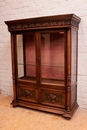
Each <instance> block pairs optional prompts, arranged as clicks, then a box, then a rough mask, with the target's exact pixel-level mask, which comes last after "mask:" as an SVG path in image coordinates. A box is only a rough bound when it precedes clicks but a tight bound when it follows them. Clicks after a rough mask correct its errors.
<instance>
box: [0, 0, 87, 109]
mask: <svg viewBox="0 0 87 130" xmlns="http://www.w3.org/2000/svg"><path fill="white" fill-rule="evenodd" d="M67 13H74V14H76V15H78V16H79V17H80V18H81V19H82V20H81V23H80V25H79V36H78V39H79V40H78V42H79V48H78V56H79V57H78V104H79V106H80V107H82V108H85V109H87V0H0V93H2V94H7V95H12V75H11V73H12V69H11V46H10V33H9V32H8V30H7V26H6V25H5V23H4V21H8V20H14V19H23V18H30V17H38V16H48V15H58V14H67Z"/></svg>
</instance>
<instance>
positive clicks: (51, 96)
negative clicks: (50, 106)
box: [44, 93, 62, 103]
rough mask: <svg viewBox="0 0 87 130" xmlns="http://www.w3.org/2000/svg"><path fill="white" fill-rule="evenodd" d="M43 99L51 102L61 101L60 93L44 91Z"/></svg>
mask: <svg viewBox="0 0 87 130" xmlns="http://www.w3.org/2000/svg"><path fill="white" fill-rule="evenodd" d="M44 99H45V101H47V102H51V103H62V95H61V94H54V93H45V95H44Z"/></svg>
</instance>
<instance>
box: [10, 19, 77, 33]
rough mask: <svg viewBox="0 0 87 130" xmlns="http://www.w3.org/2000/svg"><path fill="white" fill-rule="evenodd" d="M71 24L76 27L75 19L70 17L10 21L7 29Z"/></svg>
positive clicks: (27, 28) (14, 29)
mask: <svg viewBox="0 0 87 130" xmlns="http://www.w3.org/2000/svg"><path fill="white" fill-rule="evenodd" d="M67 25H70V26H71V25H72V26H75V27H78V23H77V22H75V21H71V20H70V19H67V20H62V19H61V20H50V21H49V20H46V21H39V22H38V21H37V22H20V23H16V24H14V23H12V24H9V25H8V30H9V31H18V30H29V29H30V30H31V29H37V28H38V29H39V28H40V29H41V28H47V27H48V28H49V27H50V28H52V27H57V26H58V27H59V26H60V27H61V26H67Z"/></svg>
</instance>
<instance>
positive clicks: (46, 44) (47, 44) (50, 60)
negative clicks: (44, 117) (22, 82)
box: [41, 32, 64, 83]
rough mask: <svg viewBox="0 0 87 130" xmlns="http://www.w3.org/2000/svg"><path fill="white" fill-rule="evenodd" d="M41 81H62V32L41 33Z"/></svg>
mask: <svg viewBox="0 0 87 130" xmlns="http://www.w3.org/2000/svg"><path fill="white" fill-rule="evenodd" d="M41 77H42V82H46V83H64V32H50V33H43V34H41Z"/></svg>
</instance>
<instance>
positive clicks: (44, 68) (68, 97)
mask: <svg viewBox="0 0 87 130" xmlns="http://www.w3.org/2000/svg"><path fill="white" fill-rule="evenodd" d="M79 22H80V18H79V17H78V16H76V15H74V14H64V15H56V16H49V17H40V18H30V19H20V20H13V21H6V22H5V23H6V24H7V26H8V30H9V32H10V33H11V51H12V76H13V91H14V98H13V101H12V105H13V106H14V107H16V106H24V107H28V108H32V109H36V110H42V111H46V112H52V113H56V114H61V115H62V116H63V117H68V118H71V117H72V115H73V114H74V112H75V110H76V109H77V108H78V105H77V61H78V59H77V56H78V26H79Z"/></svg>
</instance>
